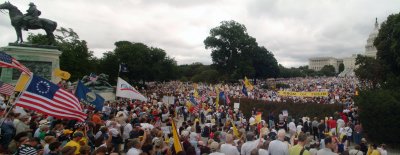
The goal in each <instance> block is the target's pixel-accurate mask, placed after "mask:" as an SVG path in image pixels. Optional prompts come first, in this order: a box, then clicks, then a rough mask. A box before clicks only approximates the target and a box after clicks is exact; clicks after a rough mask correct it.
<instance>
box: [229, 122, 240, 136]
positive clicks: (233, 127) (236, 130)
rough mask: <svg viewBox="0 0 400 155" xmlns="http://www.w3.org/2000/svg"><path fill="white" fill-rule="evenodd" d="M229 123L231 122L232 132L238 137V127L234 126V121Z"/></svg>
mask: <svg viewBox="0 0 400 155" xmlns="http://www.w3.org/2000/svg"><path fill="white" fill-rule="evenodd" d="M231 123H232V129H233V134H234V135H235V136H236V137H238V138H239V137H240V135H239V131H238V129H237V128H236V125H235V123H234V122H233V121H231Z"/></svg>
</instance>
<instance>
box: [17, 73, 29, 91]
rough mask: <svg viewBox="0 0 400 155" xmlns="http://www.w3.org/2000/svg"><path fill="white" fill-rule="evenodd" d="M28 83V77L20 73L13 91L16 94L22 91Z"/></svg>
mask: <svg viewBox="0 0 400 155" xmlns="http://www.w3.org/2000/svg"><path fill="white" fill-rule="evenodd" d="M28 81H29V75H28V74H25V73H21V75H20V76H19V79H18V81H17V84H15V91H17V92H21V91H23V90H24V88H25V86H26V84H27V83H28Z"/></svg>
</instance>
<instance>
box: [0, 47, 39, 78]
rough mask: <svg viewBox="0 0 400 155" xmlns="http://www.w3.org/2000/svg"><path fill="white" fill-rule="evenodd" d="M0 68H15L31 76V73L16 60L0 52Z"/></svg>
mask: <svg viewBox="0 0 400 155" xmlns="http://www.w3.org/2000/svg"><path fill="white" fill-rule="evenodd" d="M0 67H5V68H16V69H18V70H20V71H21V72H24V73H26V74H28V75H32V72H31V71H30V70H29V69H28V68H26V67H25V66H24V65H22V64H21V63H19V62H18V61H17V59H15V58H13V57H12V56H10V55H8V54H6V53H4V52H3V51H0Z"/></svg>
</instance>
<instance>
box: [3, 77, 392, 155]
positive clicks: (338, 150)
mask: <svg viewBox="0 0 400 155" xmlns="http://www.w3.org/2000/svg"><path fill="white" fill-rule="evenodd" d="M274 82H275V83H285V84H287V85H288V86H289V87H287V88H282V89H281V90H288V91H328V92H329V96H328V97H324V98H318V97H309V98H302V97H283V96H279V93H278V90H274V89H264V88H263V85H265V84H269V85H271V82H270V81H259V82H258V83H259V84H258V85H254V88H253V89H252V90H249V91H248V94H247V96H245V95H244V93H243V92H242V86H241V84H231V85H214V86H211V85H209V84H198V85H192V84H187V83H182V82H176V81H174V82H168V83H162V84H157V83H150V84H148V88H146V89H143V90H141V91H142V93H143V94H146V95H147V97H148V102H143V101H138V100H125V99H118V100H116V101H107V102H106V103H105V104H104V106H103V109H102V110H101V111H97V110H93V108H92V107H91V106H88V105H82V106H83V107H84V108H83V109H84V112H85V113H87V114H88V118H87V120H86V121H85V122H77V121H76V120H69V119H57V118H54V117H52V116H46V115H43V114H40V113H36V112H35V111H29V110H24V109H22V108H19V107H13V106H11V105H5V104H2V105H1V106H0V115H1V116H2V118H1V119H0V122H1V123H2V124H1V141H0V147H1V150H0V151H1V152H2V153H3V154H22V155H24V154H29V155H31V154H32V155H35V154H44V155H60V154H62V155H64V154H65V155H76V154H82V155H84V154H90V155H92V154H93V155H103V154H127V155H169V154H172V155H174V154H176V155H184V154H187V155H203V154H211V155H239V154H240V155H289V154H290V155H299V154H300V155H330V154H351V155H386V154H387V153H386V149H385V147H386V146H385V144H381V145H377V144H369V143H368V142H367V141H366V139H365V138H364V137H363V130H362V125H361V124H360V123H359V121H358V114H357V107H355V106H354V103H353V101H352V97H353V96H354V94H355V91H356V87H357V82H356V80H354V79H349V78H294V79H279V80H275V81H274ZM218 92H225V95H226V96H228V97H227V98H225V99H224V100H229V98H238V97H248V98H251V99H257V100H265V101H267V102H281V103H284V102H285V100H292V101H295V102H304V103H305V102H306V101H307V102H309V101H310V102H318V103H331V100H332V99H333V100H335V101H334V102H333V103H342V104H345V105H346V106H345V107H346V108H344V109H343V111H339V112H337V113H335V114H326V116H327V117H324V118H316V117H315V118H308V117H306V116H305V117H302V118H296V119H294V118H290V117H288V116H287V115H285V114H284V113H283V112H282V113H279V114H278V113H277V114H274V113H263V109H254V110H253V111H252V112H251V114H252V115H251V116H248V117H246V116H245V115H244V114H243V113H242V112H241V111H240V110H239V109H234V108H233V107H232V106H224V105H225V104H218V103H215V101H216V100H217V97H218V98H219V97H220V96H219V94H218ZM164 95H166V96H173V98H172V102H170V100H169V99H167V100H163V98H162V96H164ZM336 96H339V99H338V97H336ZM193 100H194V101H193ZM219 100H222V98H221V99H219ZM193 102H196V103H193ZM224 102H227V101H224ZM10 103H12V102H10ZM9 109H10V110H9ZM8 111H10V113H9V114H8V115H7V116H5V113H6V112H8ZM260 115H261V116H262V117H261V118H264V120H263V119H260V117H259V116H260ZM172 124H176V126H177V133H178V135H177V136H178V138H174V135H173V133H174V132H173V128H172V127H171V126H172ZM177 139H179V141H178V144H177V143H175V142H176V141H177ZM175 145H180V146H181V148H182V149H181V150H176V149H177V148H178V147H176V146H175Z"/></svg>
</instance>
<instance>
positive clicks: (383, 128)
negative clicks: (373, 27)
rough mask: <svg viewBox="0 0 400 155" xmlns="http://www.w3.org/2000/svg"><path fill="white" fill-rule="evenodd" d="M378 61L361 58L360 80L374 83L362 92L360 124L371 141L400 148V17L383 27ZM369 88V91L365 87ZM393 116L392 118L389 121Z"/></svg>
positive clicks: (377, 43) (379, 37)
mask: <svg viewBox="0 0 400 155" xmlns="http://www.w3.org/2000/svg"><path fill="white" fill-rule="evenodd" d="M374 45H375V47H376V48H377V50H378V52H377V58H376V59H374V58H372V57H366V56H358V57H357V59H356V64H357V65H358V66H359V67H358V69H356V70H355V73H356V76H357V77H358V78H359V79H361V80H363V81H368V82H372V85H373V87H372V89H362V90H361V91H360V93H359V94H360V95H359V96H358V97H356V100H355V103H356V105H358V107H359V109H360V110H359V111H361V112H360V114H359V116H360V121H361V123H362V124H363V129H365V133H366V135H367V137H368V138H369V140H370V141H372V142H374V143H382V142H384V143H387V144H393V145H394V146H395V147H397V148H398V145H399V143H400V141H399V139H400V134H385V135H382V134H377V133H383V132H385V133H397V131H398V130H400V129H399V126H398V125H397V124H398V120H399V119H400V118H399V115H397V113H398V111H399V110H400V101H399V98H400V93H399V92H398V90H399V88H400V82H399V81H400V13H398V14H395V15H390V16H389V17H388V18H387V20H386V21H385V22H383V23H382V25H381V28H380V30H379V33H378V36H377V38H376V39H375V41H374ZM362 88H368V87H362ZM388 116H390V117H388Z"/></svg>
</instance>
